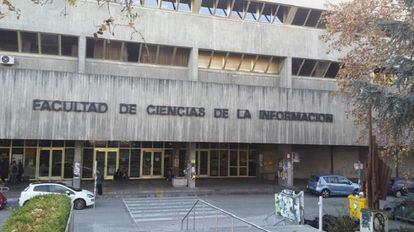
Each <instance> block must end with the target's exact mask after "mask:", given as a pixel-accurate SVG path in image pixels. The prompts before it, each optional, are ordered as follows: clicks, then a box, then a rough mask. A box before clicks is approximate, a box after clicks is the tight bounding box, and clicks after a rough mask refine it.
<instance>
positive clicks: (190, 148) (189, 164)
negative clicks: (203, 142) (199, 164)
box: [186, 143, 196, 188]
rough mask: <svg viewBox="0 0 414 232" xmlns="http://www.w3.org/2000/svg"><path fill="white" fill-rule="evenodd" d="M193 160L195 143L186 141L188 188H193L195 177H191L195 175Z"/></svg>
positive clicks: (194, 158)
mask: <svg viewBox="0 0 414 232" xmlns="http://www.w3.org/2000/svg"><path fill="white" fill-rule="evenodd" d="M195 160H196V144H195V143H187V172H186V178H187V186H188V187H189V188H195V179H193V178H192V176H193V175H195Z"/></svg>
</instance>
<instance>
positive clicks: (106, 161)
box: [93, 147, 119, 180]
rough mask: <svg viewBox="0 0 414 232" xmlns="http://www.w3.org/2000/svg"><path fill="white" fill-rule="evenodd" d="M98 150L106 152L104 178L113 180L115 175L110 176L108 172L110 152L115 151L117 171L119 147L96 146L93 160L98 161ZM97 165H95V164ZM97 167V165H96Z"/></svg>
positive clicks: (116, 168)
mask: <svg viewBox="0 0 414 232" xmlns="http://www.w3.org/2000/svg"><path fill="white" fill-rule="evenodd" d="M97 152H104V153H105V161H104V173H103V178H104V179H105V180H113V179H114V176H113V175H112V176H109V175H108V173H107V170H108V152H115V153H116V157H115V172H116V170H118V168H119V148H104V147H103V148H95V149H93V160H94V161H96V153H97ZM94 166H95V165H94ZM94 168H95V167H94ZM94 173H96V170H94Z"/></svg>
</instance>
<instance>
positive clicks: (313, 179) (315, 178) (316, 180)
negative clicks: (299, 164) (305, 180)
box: [310, 176, 319, 182]
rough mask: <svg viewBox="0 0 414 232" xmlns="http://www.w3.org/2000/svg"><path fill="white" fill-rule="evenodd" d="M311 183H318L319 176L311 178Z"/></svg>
mask: <svg viewBox="0 0 414 232" xmlns="http://www.w3.org/2000/svg"><path fill="white" fill-rule="evenodd" d="M310 179H311V181H315V182H318V181H319V176H311V178H310Z"/></svg>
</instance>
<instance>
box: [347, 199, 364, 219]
mask: <svg viewBox="0 0 414 232" xmlns="http://www.w3.org/2000/svg"><path fill="white" fill-rule="evenodd" d="M348 202H349V204H348V206H349V216H350V217H353V218H357V219H359V218H360V217H361V209H366V208H367V199H366V198H365V197H359V196H354V195H349V196H348Z"/></svg>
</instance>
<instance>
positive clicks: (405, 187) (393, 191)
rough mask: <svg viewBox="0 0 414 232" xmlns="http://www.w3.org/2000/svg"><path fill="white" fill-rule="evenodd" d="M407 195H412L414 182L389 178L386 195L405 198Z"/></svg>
mask: <svg viewBox="0 0 414 232" xmlns="http://www.w3.org/2000/svg"><path fill="white" fill-rule="evenodd" d="M408 193H414V180H413V179H408V180H407V179H403V178H398V177H395V178H391V180H390V183H389V185H388V194H390V195H394V196H396V197H401V196H405V195H407V194H408Z"/></svg>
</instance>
